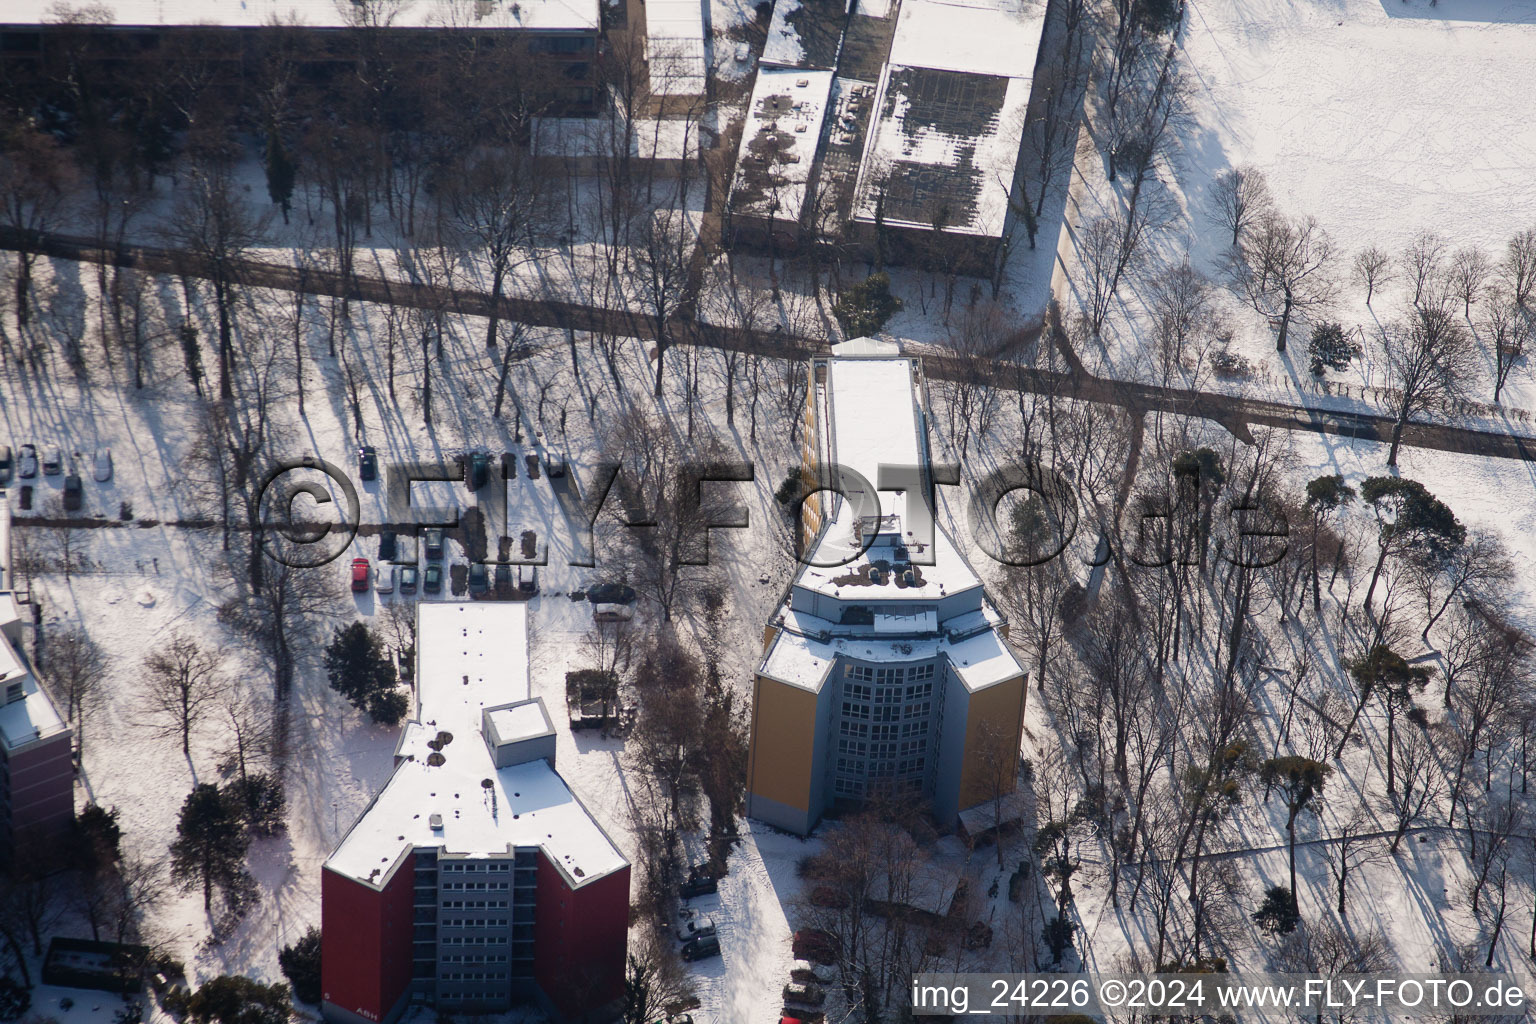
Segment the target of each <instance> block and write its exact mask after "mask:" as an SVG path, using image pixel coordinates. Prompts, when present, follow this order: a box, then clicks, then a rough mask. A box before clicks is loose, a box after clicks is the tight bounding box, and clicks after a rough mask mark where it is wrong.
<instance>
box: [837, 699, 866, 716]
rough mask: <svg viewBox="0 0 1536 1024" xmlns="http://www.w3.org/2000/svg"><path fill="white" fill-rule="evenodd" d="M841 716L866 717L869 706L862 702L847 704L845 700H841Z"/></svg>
mask: <svg viewBox="0 0 1536 1024" xmlns="http://www.w3.org/2000/svg"><path fill="white" fill-rule="evenodd" d="M843 717H845V718H868V717H869V708H868V707H866V706H864V705H863V704H849V703H848V702H847V701H843Z"/></svg>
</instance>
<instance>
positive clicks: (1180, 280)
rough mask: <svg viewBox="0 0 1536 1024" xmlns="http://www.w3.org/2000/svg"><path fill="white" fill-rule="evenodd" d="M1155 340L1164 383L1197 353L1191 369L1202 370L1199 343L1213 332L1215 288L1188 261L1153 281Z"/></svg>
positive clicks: (1172, 379) (1207, 338) (1151, 308)
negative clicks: (1212, 302)
mask: <svg viewBox="0 0 1536 1024" xmlns="http://www.w3.org/2000/svg"><path fill="white" fill-rule="evenodd" d="M1151 292H1152V301H1151V307H1150V312H1151V314H1152V340H1153V344H1154V345H1155V356H1156V363H1157V366H1158V369H1159V371H1160V372H1159V378H1160V380H1161V382H1162V383H1163V384H1164V385H1169V384H1172V383H1173V382H1174V378H1175V374H1176V373H1177V372H1179V371H1180V370H1181V369H1183V368H1184V367H1186V366H1187V365H1189V363H1188V360H1189V357H1190V356H1191V355H1192V354H1194V355H1196V356H1197V358H1196V359H1195V362H1194V365H1193V366H1191V367H1190V368H1191V369H1196V370H1198V368H1199V364H1200V363H1201V362H1203V360H1202V359H1200V358H1198V356H1199V354H1200V353H1199V352H1193V353H1192V351H1191V350H1192V349H1198V348H1199V345H1198V343H1199V342H1201V341H1207V340H1209V335H1210V334H1211V333H1213V332H1212V331H1211V330H1210V328H1211V327H1212V326H1213V320H1214V316H1215V313H1214V310H1213V309H1212V306H1211V289H1210V284H1209V282H1207V281H1206V279H1205V277H1204V276H1203V275H1201V273H1200V272H1199V271H1198V270H1196V269H1195V268H1194V267H1192V266H1190V264H1189V261H1188V260H1185V261H1183V262H1182V263H1180V264H1179V265H1178V266H1176V267H1174V268H1173V269H1172V270H1169V271H1167V272H1165V273H1163V274H1161V275H1159V276H1158V277H1157V278H1156V279H1155V280H1154V281H1153V282H1152V288H1151Z"/></svg>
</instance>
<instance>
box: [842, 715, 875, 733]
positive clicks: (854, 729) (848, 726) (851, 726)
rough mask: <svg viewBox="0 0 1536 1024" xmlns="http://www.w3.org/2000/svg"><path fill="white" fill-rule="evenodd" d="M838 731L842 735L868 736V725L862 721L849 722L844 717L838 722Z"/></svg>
mask: <svg viewBox="0 0 1536 1024" xmlns="http://www.w3.org/2000/svg"><path fill="white" fill-rule="evenodd" d="M838 732H840V733H842V734H843V735H844V736H868V735H869V726H867V725H865V724H863V723H862V722H850V721H847V720H846V719H844V720H843V721H842V722H840V723H839V724H838Z"/></svg>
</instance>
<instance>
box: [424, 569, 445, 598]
mask: <svg viewBox="0 0 1536 1024" xmlns="http://www.w3.org/2000/svg"><path fill="white" fill-rule="evenodd" d="M421 589H422V590H424V591H425V592H427V593H428V594H440V593H442V591H443V567H442V566H441V565H438V564H437V563H436V562H429V563H428V564H427V571H426V573H425V574H423V576H422V578H421Z"/></svg>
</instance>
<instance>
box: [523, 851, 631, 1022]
mask: <svg viewBox="0 0 1536 1024" xmlns="http://www.w3.org/2000/svg"><path fill="white" fill-rule="evenodd" d="M538 879H539V884H538V910H537V916H536V919H535V922H534V925H533V935H534V949H535V954H534V961H533V972H534V978H535V980H536V981H537V982H538V986H539V989H540V991H541V992H542V993H543V994H544V996H545V998H546V999H547V1000H548V1001H549V1002H550V1003H551V1004H553V1006H554V1008H555V1010H556V1011H557V1012H558V1013H559V1014H560V1016H561V1017H562V1018H563V1019H566V1020H575V1019H577V1018H578V1017H580V1016H581V1015H582V1014H583V1013H585V1012H587V1011H589V1010H592V1009H593V1008H594V1007H598V1006H602V1005H605V1004H608V1003H611V1002H613V1001H614V1000H617V999H621V998H622V997H623V995H624V969H625V966H626V965H625V952H626V949H627V943H628V935H629V868H628V867H625V868H623V869H622V870H620V871H617V872H614V873H613V874H610V875H607V876H604V877H603V878H600V879H598V880H596V881H594V882H591V883H589V884H587V885H584V886H582V887H581V888H578V889H572V888H571V887H570V886H569V885H568V884H567V882H566V879H565V877H564V875H562V874H561V872H560V870H559V869H558V868H556V867H555V866H554V865H553V864H551V863H550V862H549V861H548V860H547V859H545V858H540V860H539V867H538Z"/></svg>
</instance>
